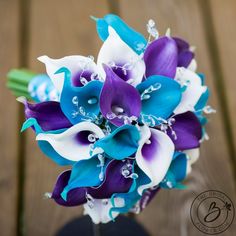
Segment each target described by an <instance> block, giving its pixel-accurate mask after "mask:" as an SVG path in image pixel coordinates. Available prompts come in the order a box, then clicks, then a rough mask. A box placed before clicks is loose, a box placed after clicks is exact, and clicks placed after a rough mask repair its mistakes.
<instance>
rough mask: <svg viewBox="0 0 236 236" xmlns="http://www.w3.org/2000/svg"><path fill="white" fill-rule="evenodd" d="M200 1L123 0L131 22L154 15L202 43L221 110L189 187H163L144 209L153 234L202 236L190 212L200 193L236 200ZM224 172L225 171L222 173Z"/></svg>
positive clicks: (214, 100)
mask: <svg viewBox="0 0 236 236" xmlns="http://www.w3.org/2000/svg"><path fill="white" fill-rule="evenodd" d="M198 3H199V2H198V1H187V0H179V1H174V0H158V1H154V0H148V1H144V0H130V1H128V2H127V1H124V0H122V1H120V13H121V17H123V18H124V19H125V20H126V21H127V22H128V23H129V24H130V25H131V26H133V27H135V28H136V29H137V30H139V31H140V32H143V33H144V34H146V35H147V33H146V32H145V28H146V26H145V25H146V22H147V21H148V20H149V19H153V20H155V21H156V23H157V26H158V29H159V31H160V33H162V34H164V33H165V31H166V29H167V28H168V27H170V28H171V31H172V33H171V34H172V35H176V36H180V37H183V38H185V39H186V40H188V41H189V42H190V43H191V44H192V45H195V46H196V47H197V60H198V64H199V69H198V71H199V72H204V73H205V74H206V81H207V84H208V86H209V87H210V89H211V93H212V96H211V99H210V104H211V105H212V106H213V107H214V108H216V109H217V110H218V113H217V114H216V115H212V116H211V117H210V122H209V124H208V126H207V131H208V133H209V136H210V140H209V141H208V142H206V143H204V144H203V145H202V147H201V156H200V160H199V161H198V163H197V164H195V166H194V168H193V172H192V174H191V175H190V176H189V178H188V180H187V181H186V185H187V186H188V189H187V190H172V191H168V190H163V191H161V192H160V193H159V194H158V196H157V197H156V198H155V199H154V201H153V202H152V203H151V204H150V206H148V208H147V209H146V210H144V212H143V213H142V214H140V215H139V216H138V219H139V221H140V222H142V223H143V224H144V225H145V226H146V228H147V229H148V230H149V231H150V232H151V234H152V235H161V236H165V235H184V236H185V235H191V236H192V235H202V234H201V233H200V232H199V231H198V230H197V229H196V228H195V227H194V226H193V225H192V223H191V220H190V216H189V211H190V205H191V203H192V201H193V199H194V197H195V196H196V195H197V194H199V193H201V192H203V191H204V190H209V189H216V190H220V191H222V192H224V193H226V194H228V195H229V196H230V197H231V199H235V189H234V182H233V175H232V169H231V167H230V161H229V152H228V149H227V145H226V139H225V132H224V130H223V125H222V122H223V120H222V117H221V115H220V111H221V109H219V108H220V107H219V100H218V97H217V91H216V89H215V86H214V78H213V73H212V69H213V68H212V67H211V63H210V60H211V58H210V54H209V51H208V47H207V43H206V38H205V36H206V35H205V31H204V22H203V19H202V15H201V12H200V11H201V7H200V5H199V4H198ZM219 173H222V174H219ZM235 230H236V227H235V224H234V225H232V226H231V228H230V229H228V230H227V231H226V232H225V233H223V234H222V235H233V232H235Z"/></svg>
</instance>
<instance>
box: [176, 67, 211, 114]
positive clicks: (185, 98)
mask: <svg viewBox="0 0 236 236" xmlns="http://www.w3.org/2000/svg"><path fill="white" fill-rule="evenodd" d="M175 80H176V81H177V82H178V83H180V85H181V86H186V88H185V90H184V92H183V93H182V98H181V101H180V103H179V105H178V106H177V107H176V108H175V110H174V113H175V114H181V113H184V112H187V111H195V110H194V106H195V105H196V104H197V102H198V101H199V99H200V97H201V95H202V94H203V93H204V92H205V91H206V90H207V87H206V86H204V85H202V80H201V78H200V77H199V76H198V75H197V74H196V73H195V72H193V71H191V70H188V69H186V68H183V67H181V68H177V71H176V76H175Z"/></svg>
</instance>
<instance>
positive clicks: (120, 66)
mask: <svg viewBox="0 0 236 236" xmlns="http://www.w3.org/2000/svg"><path fill="white" fill-rule="evenodd" d="M108 31H109V36H108V38H107V39H106V40H105V42H104V44H103V45H102V47H101V49H100V51H99V54H98V60H97V65H98V67H99V68H100V71H101V74H102V77H103V78H105V71H104V70H103V64H107V65H110V66H111V68H112V70H113V71H114V72H115V73H116V74H117V75H118V76H119V77H120V78H122V79H123V80H124V81H129V82H130V84H132V85H133V86H136V85H137V84H139V83H140V82H141V81H142V79H143V75H144V72H145V64H144V61H143V60H142V58H141V57H140V56H139V55H138V54H136V53H135V52H134V51H133V50H132V49H131V48H130V47H129V46H128V45H127V44H126V43H125V42H123V41H122V39H121V38H120V37H119V35H118V34H117V33H116V31H115V30H114V29H113V28H111V27H109V29H108Z"/></svg>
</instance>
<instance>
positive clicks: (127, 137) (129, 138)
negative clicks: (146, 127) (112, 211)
mask: <svg viewBox="0 0 236 236" xmlns="http://www.w3.org/2000/svg"><path fill="white" fill-rule="evenodd" d="M139 139H140V134H139V131H138V129H137V128H136V127H135V126H133V125H123V126H121V127H119V128H117V129H116V130H115V131H114V132H112V133H111V134H109V135H107V136H106V137H104V138H102V139H99V140H98V141H97V142H95V144H94V147H95V148H102V149H103V151H104V152H105V153H106V154H107V155H108V156H109V157H111V158H114V159H117V160H122V159H124V158H126V157H129V156H131V155H132V154H134V153H135V152H136V150H137V148H138V142H139Z"/></svg>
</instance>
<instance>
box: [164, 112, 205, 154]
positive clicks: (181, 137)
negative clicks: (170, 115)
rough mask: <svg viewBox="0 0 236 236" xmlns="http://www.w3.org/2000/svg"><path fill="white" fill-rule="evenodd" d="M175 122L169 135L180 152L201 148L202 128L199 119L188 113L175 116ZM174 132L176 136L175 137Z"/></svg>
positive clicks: (168, 132)
mask: <svg viewBox="0 0 236 236" xmlns="http://www.w3.org/2000/svg"><path fill="white" fill-rule="evenodd" d="M174 119H175V122H174V124H173V125H172V129H170V128H169V129H168V130H167V134H168V135H169V137H170V138H171V139H172V141H173V143H174V144H175V149H176V150H178V151H182V150H186V149H192V148H197V147H199V146H200V143H199V141H200V139H201V137H202V128H201V124H200V122H199V120H198V118H197V117H196V116H195V115H194V113H192V112H186V113H183V114H179V115H176V116H174ZM173 131H174V133H175V135H173Z"/></svg>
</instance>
